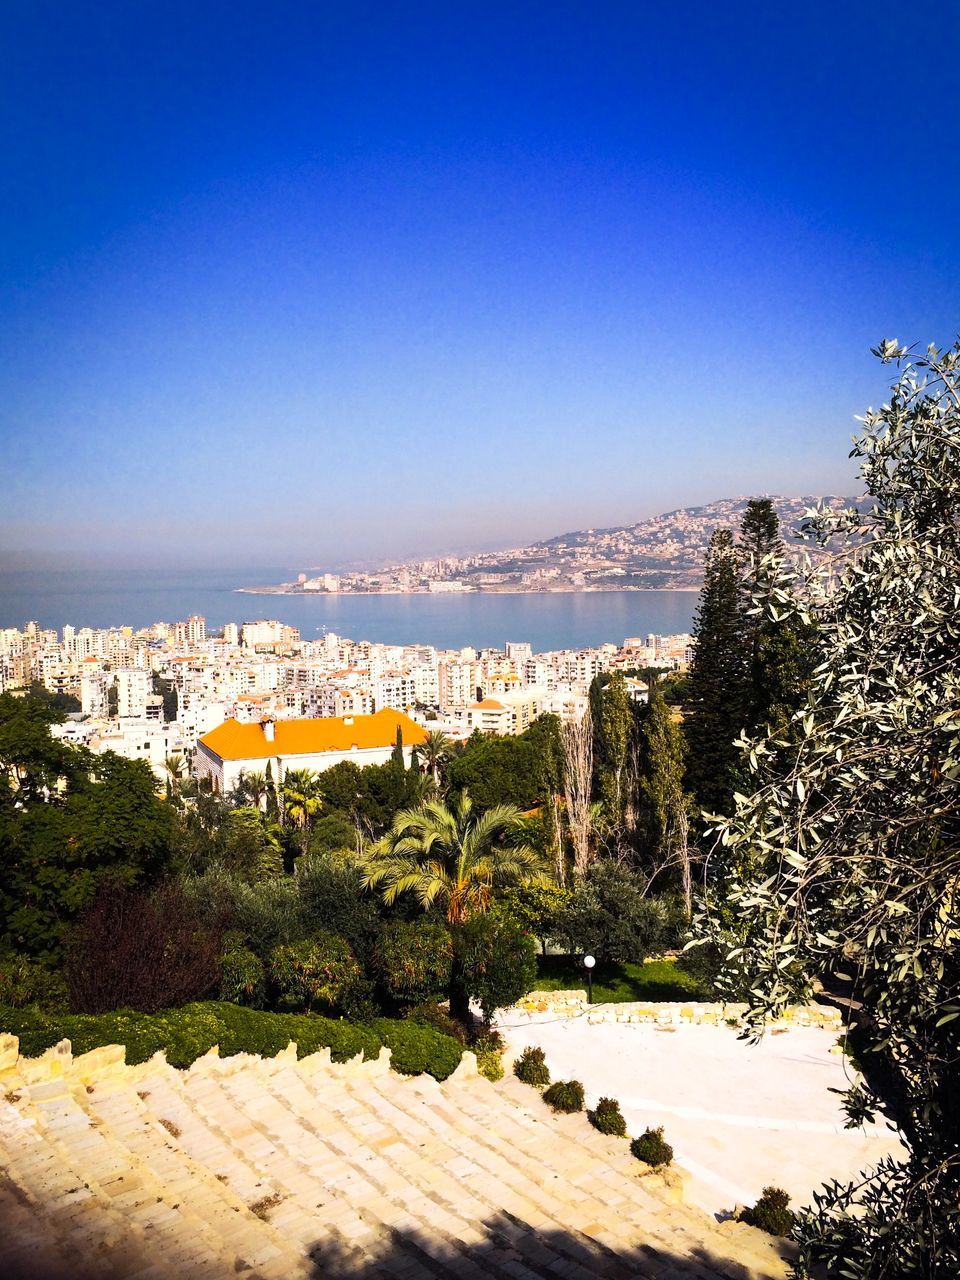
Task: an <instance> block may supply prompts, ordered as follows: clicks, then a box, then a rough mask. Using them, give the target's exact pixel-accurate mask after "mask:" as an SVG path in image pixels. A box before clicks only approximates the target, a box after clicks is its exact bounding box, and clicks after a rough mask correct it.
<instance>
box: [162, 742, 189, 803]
mask: <svg viewBox="0 0 960 1280" xmlns="http://www.w3.org/2000/svg"><path fill="white" fill-rule="evenodd" d="M186 764H187V762H186V760H184V758H183V756H182V755H181V754H180V752H179V751H174V752H173V754H172V755H169V756H167V757H166V759H165V760H164V762H163V768H164V771H165V772H166V775H167V799H168V800H172V799H173V797H174V796H175V795H176V794H177V791H178V790H179V784H180V779H181V778H182V777H183V771H184V769H185V768H186Z"/></svg>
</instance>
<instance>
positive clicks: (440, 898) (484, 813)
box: [363, 791, 549, 1022]
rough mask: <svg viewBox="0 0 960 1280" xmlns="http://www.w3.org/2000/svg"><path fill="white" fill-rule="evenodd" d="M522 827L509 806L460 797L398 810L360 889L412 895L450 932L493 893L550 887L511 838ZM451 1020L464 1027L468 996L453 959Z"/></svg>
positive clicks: (390, 896)
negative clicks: (475, 803)
mask: <svg viewBox="0 0 960 1280" xmlns="http://www.w3.org/2000/svg"><path fill="white" fill-rule="evenodd" d="M522 821H523V819H522V816H521V813H520V810H519V809H518V808H517V807H516V805H510V804H500V805H496V806H495V807H494V808H492V809H487V810H481V809H475V808H474V806H473V802H472V801H471V799H470V797H469V795H468V794H467V792H466V791H464V792H462V793H461V794H460V795H459V796H456V797H454V799H453V800H452V801H451V802H450V803H449V804H446V803H444V801H442V800H428V801H427V802H426V803H425V804H423V805H422V806H421V807H420V808H419V809H404V810H402V811H401V812H400V813H398V814H397V815H396V817H395V818H394V820H393V826H392V827H391V829H390V831H389V832H388V833H387V835H386V836H384V838H383V839H382V840H380V841H378V843H377V844H375V845H373V846H372V847H371V849H370V850H369V852H368V855H367V857H366V860H365V863H364V867H363V884H364V887H365V888H368V889H373V890H376V891H378V892H379V893H380V894H381V896H382V898H383V901H384V902H385V903H387V904H390V903H392V902H396V900H397V899H398V898H399V897H400V896H401V895H402V894H405V893H412V894H413V895H414V896H415V897H416V899H417V900H418V902H419V903H420V905H421V906H422V907H423V909H424V910H425V911H430V910H439V911H442V912H443V914H444V916H445V918H446V921H447V924H448V925H450V926H451V928H453V929H456V927H457V926H458V925H462V924H464V923H465V922H466V921H467V920H469V919H470V918H471V917H472V916H474V915H478V914H482V913H483V912H485V911H487V910H488V909H489V907H490V904H491V902H492V901H493V898H494V895H495V893H496V890H497V889H500V888H505V887H506V886H507V885H512V884H545V883H549V876H548V874H547V872H546V868H545V865H544V862H543V860H542V858H541V857H540V855H539V854H538V853H537V852H536V851H535V850H533V849H531V848H530V846H529V845H526V844H523V843H520V842H519V841H518V840H517V838H516V837H517V833H518V832H519V831H520V829H521V824H522ZM511 841H513V842H511ZM455 950H456V949H455ZM450 1012H451V1014H452V1016H453V1017H455V1018H459V1019H460V1021H462V1022H467V1021H468V1020H469V1016H470V1002H469V996H468V993H467V991H466V988H465V986H464V983H463V976H462V973H461V970H460V967H459V965H458V963H457V960H456V956H455V957H454V962H453V964H452V965H451V970H450Z"/></svg>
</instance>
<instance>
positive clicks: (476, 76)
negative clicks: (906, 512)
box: [0, 0, 960, 565]
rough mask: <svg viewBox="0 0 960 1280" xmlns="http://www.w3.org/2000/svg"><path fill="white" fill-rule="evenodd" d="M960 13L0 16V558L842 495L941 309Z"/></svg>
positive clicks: (957, 319) (167, 10)
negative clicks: (852, 453)
mask: <svg viewBox="0 0 960 1280" xmlns="http://www.w3.org/2000/svg"><path fill="white" fill-rule="evenodd" d="M958 61H960V6H958V5H956V4H954V3H949V4H946V5H942V6H937V8H936V9H935V10H930V11H929V12H928V13H927V14H926V25H924V15H923V14H920V13H919V11H918V12H917V13H916V14H914V15H913V16H912V17H911V16H910V15H907V14H906V12H905V11H904V9H903V7H902V6H901V5H898V4H893V3H888V2H886V0H875V2H874V3H856V2H854V0H851V2H850V3H840V4H838V3H836V2H835V0H834V2H833V3H830V4H820V3H811V4H806V5H777V4H772V3H770V2H769V0H763V2H762V3H736V2H735V3H733V4H731V5H718V4H716V3H713V2H712V0H711V2H710V3H700V2H699V0H692V2H690V3H686V4H682V5H681V4H664V3H656V4H654V3H648V2H647V0H633V2H632V3H623V4H617V3H602V2H597V0H594V2H593V3H589V4H588V3H585V2H583V3H578V4H572V3H564V2H563V0H560V2H557V0H549V2H548V0H544V2H542V3H523V0H513V2H512V3H509V4H497V3H484V4H473V5H470V4H458V3H451V2H450V0H445V2H443V3H436V4H426V3H418V0H409V2H407V3H403V4H398V3H386V2H384V3H379V4H366V3H362V2H358V0H349V3H348V2H347V0H342V2H341V3H338V4H321V3H307V2H306V0H303V2H302V3H299V4H285V3H278V2H276V0H274V3H271V4H269V5H268V4H266V3H258V4H252V3H245V2H244V0H230V2H229V3H204V0H190V3H184V4H180V3H176V2H175V0H165V2H164V3H163V4H156V3H150V4H145V3H138V2H137V0H123V3H120V2H119V0H101V2H100V3H98V4H69V3H68V4H64V3H62V0H58V2H57V3H46V2H44V0H9V2H8V3H6V4H5V5H3V6H2V12H0V99H2V102H0V149H2V181H0V436H2V443H3V446H4V448H3V459H4V460H3V466H2V469H0V470H2V476H0V562H2V563H6V564H8V565H9V564H13V563H27V562H29V561H31V560H33V559H36V558H41V559H42V560H44V561H45V562H46V563H56V564H69V563H74V562H80V561H83V562H87V563H89V562H91V561H97V560H102V561H105V562H116V563H124V564H136V563H138V562H141V563H144V564H146V563H157V562H160V561H166V562H167V563H169V564H187V563H193V564H201V565H216V564H225V563H232V564H242V563H249V564H255V563H259V564H276V563H289V564H291V565H293V564H299V563H303V564H304V565H306V564H310V565H324V564H336V563H339V562H342V561H345V560H353V559H357V558H367V557H372V558H374V559H377V558H380V557H390V556H395V555H396V556H400V555H408V554H415V553H421V552H423V553H428V552H431V551H433V552H437V551H442V550H444V549H450V550H456V549H468V548H470V547H473V546H484V547H490V546H498V545H499V546H503V545H508V544H509V543H510V542H512V541H520V540H526V539H529V538H532V537H535V536H541V535H550V534H553V533H556V532H559V531H562V530H565V529H569V528H577V527H581V526H586V525H600V524H613V523H619V522H626V521H631V520H634V519H638V518H640V517H641V516H644V515H648V514H652V513H654V512H656V511H660V510H666V509H670V508H673V507H677V506H682V505H690V504H694V503H697V502H701V501H707V500H709V499H711V498H715V497H724V496H729V495H732V494H736V493H758V492H788V493H810V492H848V491H849V490H850V487H851V485H852V476H853V469H852V466H851V464H850V463H849V462H848V461H847V452H848V444H849V436H850V434H851V432H852V431H853V430H854V429H855V424H854V422H853V415H854V414H855V413H857V412H862V410H863V409H864V408H865V407H866V405H867V404H868V403H871V402H872V403H876V402H877V401H879V400H882V399H883V396H884V389H885V387H886V385H887V382H888V380H889V379H888V371H887V370H884V369H882V368H881V367H880V366H879V365H877V364H876V363H875V362H874V361H873V360H872V359H871V357H870V356H869V355H868V348H869V347H870V346H871V345H873V344H874V343H875V342H876V341H877V340H878V339H879V338H880V337H882V336H891V337H897V338H899V339H901V340H906V341H914V340H916V341H921V342H923V343H924V344H925V343H926V342H928V341H931V340H935V341H938V342H941V343H943V342H947V341H950V340H952V338H953V337H954V335H955V332H956V330H957V327H958V324H960V306H958V302H960V245H958V240H957V229H958V227H960V166H958V163H957V160H956V127H957V122H958V120H960V88H958V84H960V81H958V78H957V65H958Z"/></svg>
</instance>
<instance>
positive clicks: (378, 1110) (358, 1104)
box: [0, 1037, 786, 1280]
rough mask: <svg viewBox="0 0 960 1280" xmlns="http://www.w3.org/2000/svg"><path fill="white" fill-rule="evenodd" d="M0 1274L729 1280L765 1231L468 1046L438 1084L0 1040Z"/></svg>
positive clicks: (772, 1258)
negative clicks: (174, 1062) (25, 1053)
mask: <svg viewBox="0 0 960 1280" xmlns="http://www.w3.org/2000/svg"><path fill="white" fill-rule="evenodd" d="M0 1095H2V1096H0V1214H2V1220H3V1222H4V1227H5V1230H4V1232H3V1233H2V1234H0V1274H3V1275H5V1276H45V1277H47V1276H49V1277H55V1278H56V1277H60V1276H61V1275H62V1276H63V1277H66V1276H70V1277H81V1278H86V1277H100V1276H110V1277H134V1276H136V1277H144V1278H145V1277H153V1276H156V1277H158V1278H159V1277H180V1276H184V1277H192V1276H197V1277H200V1276H203V1277H205V1280H209V1278H210V1277H221V1276H222V1277H228V1276H230V1277H236V1276H238V1275H244V1276H249V1277H264V1278H265V1280H266V1278H267V1277H277V1280H287V1278H288V1277H293V1278H295V1277H307V1276H317V1277H320V1276H329V1277H339V1276H363V1277H368V1276H369V1277H380V1276H383V1277H396V1278H397V1280H400V1278H403V1280H415V1278H416V1277H418V1276H456V1277H457V1278H458V1280H474V1278H476V1280H482V1278H484V1277H491V1276H496V1277H504V1278H506V1277H511V1280H529V1278H533V1277H537V1276H544V1277H546V1276H549V1277H551V1278H552V1280H555V1278H558V1277H559V1278H560V1280H592V1278H593V1277H598V1276H607V1277H611V1280H612V1278H613V1277H624V1278H626V1277H632V1276H649V1277H668V1276H676V1277H678V1278H680V1277H682V1278H684V1280H708V1278H709V1277H714V1278H715V1277H719V1276H728V1277H741V1278H742V1280H750V1278H753V1280H760V1278H761V1277H780V1276H783V1275H784V1274H785V1270H786V1268H785V1265H784V1263H783V1261H782V1260H781V1257H780V1253H779V1251H778V1248H777V1246H776V1244H775V1243H774V1242H773V1241H771V1240H770V1239H769V1238H768V1237H765V1236H762V1235H761V1234H760V1233H758V1232H755V1231H753V1230H752V1229H751V1228H748V1227H745V1226H743V1225H742V1224H739V1223H724V1224H718V1223H716V1222H715V1221H714V1220H713V1219H711V1218H709V1217H708V1216H707V1215H705V1214H703V1213H701V1212H700V1211H699V1210H697V1209H695V1208H692V1207H690V1206H686V1205H684V1204H683V1203H682V1197H681V1196H680V1194H679V1189H678V1185H677V1184H678V1179H677V1178H676V1176H673V1177H668V1178H666V1179H664V1178H662V1177H660V1176H659V1175H656V1174H653V1173H646V1174H644V1173H643V1168H644V1166H642V1165H640V1164H639V1163H638V1162H637V1161H635V1160H634V1159H633V1158H632V1157H631V1156H630V1154H629V1151H628V1150H627V1144H626V1143H625V1142H622V1141H618V1140H616V1139H613V1138H607V1137H604V1136H603V1135H601V1134H599V1133H597V1132H596V1131H595V1130H593V1129H592V1128H591V1127H590V1126H589V1124H588V1123H587V1121H586V1118H585V1117H584V1116H581V1115H575V1116H555V1115H553V1113H552V1112H550V1111H549V1109H548V1108H546V1107H545V1106H544V1105H543V1103H542V1101H541V1100H540V1098H539V1097H538V1095H537V1093H536V1092H535V1091H534V1090H531V1089H529V1088H527V1087H526V1086H524V1085H522V1084H520V1082H519V1081H517V1080H515V1079H513V1078H509V1079H507V1080H504V1081H502V1082H501V1083H499V1084H496V1085H494V1084H490V1083H489V1082H488V1081H486V1080H484V1079H482V1078H480V1077H479V1076H478V1075H477V1074H476V1067H475V1061H474V1059H473V1058H472V1055H469V1054H467V1055H465V1057H464V1061H463V1063H462V1064H461V1066H460V1068H459V1069H458V1070H457V1072H456V1073H455V1074H454V1075H453V1076H451V1077H450V1079H449V1080H447V1081H445V1082H444V1083H443V1084H442V1085H441V1084H437V1082H436V1081H435V1080H433V1079H432V1078H431V1077H429V1076H419V1077H404V1076H400V1075H398V1074H396V1073H395V1072H393V1071H391V1070H390V1066H389V1051H388V1050H384V1051H383V1053H382V1054H381V1056H380V1058H379V1059H378V1060H376V1061H373V1062H362V1061H359V1060H355V1061H353V1062H349V1063H344V1064H340V1065H337V1064H333V1063H331V1061H330V1054H329V1051H324V1052H322V1053H319V1054H315V1055H313V1056H312V1057H307V1058H303V1059H301V1060H299V1061H298V1060H297V1057H296V1052H295V1049H294V1047H293V1046H290V1047H289V1048H288V1049H287V1050H286V1051H284V1052H283V1053H281V1054H279V1055H278V1056H277V1057H276V1058H272V1059H262V1058H257V1057H252V1056H249V1055H246V1054H240V1055H237V1056H236V1057H232V1058H226V1059H221V1058H219V1057H218V1056H217V1055H216V1052H215V1051H214V1052H212V1053H211V1054H208V1055H206V1057H204V1058H201V1059H199V1060H198V1061H197V1062H196V1063H194V1065H193V1066H192V1067H191V1068H190V1069H189V1070H187V1071H178V1070H176V1069H174V1068H173V1067H171V1066H170V1065H169V1064H168V1063H167V1062H166V1060H165V1059H164V1057H163V1055H157V1056H156V1057H155V1058H153V1059H151V1060H150V1061H149V1062H146V1063H142V1064H140V1065H138V1066H130V1067H128V1066H126V1065H125V1063H124V1061H123V1050H122V1049H119V1048H116V1047H112V1048H109V1049H98V1050H95V1051H94V1052H93V1053H89V1054H85V1055H83V1056H80V1057H77V1058H74V1057H73V1056H72V1054H71V1052H70V1047H69V1044H68V1043H67V1042H63V1043H62V1044H60V1045H58V1046H57V1047H56V1048H55V1049H51V1050H50V1051H48V1053H46V1054H44V1055H43V1057H42V1058H37V1059H24V1058H20V1057H19V1056H18V1055H17V1052H16V1042H15V1041H14V1040H13V1039H12V1037H0Z"/></svg>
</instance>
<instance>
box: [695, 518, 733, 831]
mask: <svg viewBox="0 0 960 1280" xmlns="http://www.w3.org/2000/svg"><path fill="white" fill-rule="evenodd" d="M744 640H745V637H744V634H743V620H742V612H741V569H740V557H739V554H738V552H737V548H736V547H735V546H734V541H733V534H732V533H731V532H730V530H729V529H717V530H715V531H714V533H713V535H712V537H711V538H710V545H709V547H708V549H707V560H706V567H705V570H704V578H703V588H702V590H701V592H700V603H699V605H698V606H697V612H696V615H695V617H694V624H693V661H692V662H691V664H690V674H689V679H688V695H687V711H686V716H685V719H684V736H685V737H686V739H687V746H688V751H687V787H688V789H689V790H690V791H691V792H692V793H693V796H694V800H695V802H696V804H697V806H698V807H699V808H701V809H703V810H706V812H708V813H720V814H729V813H730V812H732V808H733V793H734V791H735V790H736V788H737V784H738V781H739V778H740V768H741V763H740V752H739V749H738V748H737V747H735V746H734V740H735V739H736V738H737V737H739V735H740V732H741V730H742V729H743V728H744V726H745V724H746V722H747V714H748V708H747V702H748V687H747V663H746V660H745V657H746V655H745V649H744Z"/></svg>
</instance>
